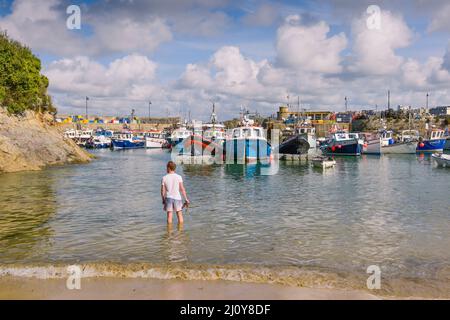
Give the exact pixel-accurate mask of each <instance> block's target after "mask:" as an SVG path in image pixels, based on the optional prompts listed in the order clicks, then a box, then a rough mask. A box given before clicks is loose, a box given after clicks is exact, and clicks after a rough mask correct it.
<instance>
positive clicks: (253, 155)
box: [225, 138, 272, 163]
mask: <svg viewBox="0 0 450 320" xmlns="http://www.w3.org/2000/svg"><path fill="white" fill-rule="evenodd" d="M271 154H272V150H271V147H270V144H269V143H268V142H267V140H265V139H252V138H250V139H239V138H238V139H230V140H226V142H225V156H226V159H227V161H233V162H238V163H239V162H255V161H256V162H257V161H267V160H269V159H270V156H271Z"/></svg>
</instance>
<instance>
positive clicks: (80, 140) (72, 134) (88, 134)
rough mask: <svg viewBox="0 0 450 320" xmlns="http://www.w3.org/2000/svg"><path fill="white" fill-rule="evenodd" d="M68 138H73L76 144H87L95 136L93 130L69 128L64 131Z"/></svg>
mask: <svg viewBox="0 0 450 320" xmlns="http://www.w3.org/2000/svg"><path fill="white" fill-rule="evenodd" d="M64 136H65V137H66V138H69V139H72V140H73V141H75V143H76V144H78V145H80V146H85V145H86V143H87V142H88V141H89V140H91V139H92V137H93V136H94V134H93V130H74V129H69V130H66V131H65V132H64Z"/></svg>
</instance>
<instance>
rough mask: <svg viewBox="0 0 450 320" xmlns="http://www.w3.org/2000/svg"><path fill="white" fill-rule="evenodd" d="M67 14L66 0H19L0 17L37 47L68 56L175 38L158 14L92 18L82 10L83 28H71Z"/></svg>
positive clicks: (145, 49) (145, 48)
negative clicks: (143, 17) (139, 17)
mask: <svg viewBox="0 0 450 320" xmlns="http://www.w3.org/2000/svg"><path fill="white" fill-rule="evenodd" d="M67 17H68V16H67V15H66V12H65V8H64V6H63V3H62V0H47V1H34V0H15V1H14V3H13V5H12V12H11V14H9V15H6V16H4V17H0V29H5V30H7V32H8V34H9V35H10V36H11V37H13V38H14V39H16V40H19V41H20V42H22V43H24V44H26V45H28V46H30V47H31V48H33V50H36V51H40V52H43V53H50V54H56V55H61V56H66V57H67V56H71V57H73V56H77V55H88V56H92V55H102V54H109V53H117V52H118V53H129V52H141V53H144V54H146V53H151V52H153V51H154V50H155V49H156V48H157V47H158V46H159V45H160V44H161V43H163V42H166V41H169V40H171V39H172V33H171V31H170V29H169V27H168V26H167V24H166V23H165V21H163V20H162V19H160V18H158V17H151V18H149V19H146V20H144V21H134V20H133V19H131V18H127V17H125V18H124V17H121V16H118V15H117V16H114V15H108V14H103V15H99V16H93V17H91V18H90V19H89V15H85V14H84V11H82V16H81V21H82V24H81V28H82V30H81V31H79V30H69V29H67V27H66V19H67ZM88 24H90V25H88ZM88 27H91V28H92V35H89V36H86V35H84V34H83V30H84V28H88Z"/></svg>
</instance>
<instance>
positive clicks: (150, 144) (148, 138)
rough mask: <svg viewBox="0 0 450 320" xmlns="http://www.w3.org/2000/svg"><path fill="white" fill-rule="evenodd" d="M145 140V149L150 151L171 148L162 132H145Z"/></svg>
mask: <svg viewBox="0 0 450 320" xmlns="http://www.w3.org/2000/svg"><path fill="white" fill-rule="evenodd" d="M144 138H145V147H146V148H148V149H161V148H168V147H169V143H168V142H167V140H166V138H165V136H164V134H163V133H162V132H161V131H147V132H144Z"/></svg>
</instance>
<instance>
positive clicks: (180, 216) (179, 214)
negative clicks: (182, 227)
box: [177, 211, 184, 224]
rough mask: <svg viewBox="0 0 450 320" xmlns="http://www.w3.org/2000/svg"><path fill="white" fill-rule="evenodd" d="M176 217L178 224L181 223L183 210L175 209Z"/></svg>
mask: <svg viewBox="0 0 450 320" xmlns="http://www.w3.org/2000/svg"><path fill="white" fill-rule="evenodd" d="M177 218H178V223H179V224H183V222H184V220H183V211H177Z"/></svg>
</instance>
